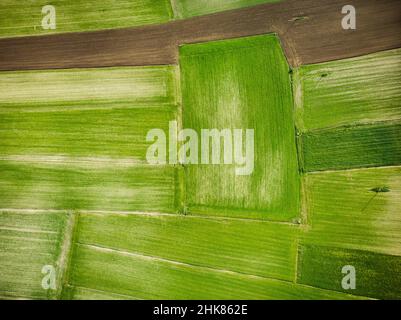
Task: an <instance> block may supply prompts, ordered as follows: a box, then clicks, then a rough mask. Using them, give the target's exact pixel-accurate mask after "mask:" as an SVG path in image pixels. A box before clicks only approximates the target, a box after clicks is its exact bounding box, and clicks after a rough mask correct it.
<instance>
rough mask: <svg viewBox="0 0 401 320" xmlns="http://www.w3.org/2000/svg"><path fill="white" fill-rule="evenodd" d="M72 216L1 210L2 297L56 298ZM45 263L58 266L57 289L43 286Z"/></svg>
mask: <svg viewBox="0 0 401 320" xmlns="http://www.w3.org/2000/svg"><path fill="white" fill-rule="evenodd" d="M69 220H70V218H69V215H68V214H67V213H63V212H50V211H49V212H47V211H46V212H40V211H39V212H37V211H35V212H33V211H26V210H25V211H18V210H0V274H1V277H0V296H1V298H5V299H17V298H25V299H54V298H57V297H58V296H59V294H60V292H61V282H62V276H63V272H64V268H65V256H66V255H67V252H65V251H66V250H68V247H65V241H66V238H65V237H68V234H67V233H68V232H71V230H70V226H69V224H70V222H69ZM45 266H52V267H54V271H55V275H56V277H55V280H56V290H46V289H45V288H43V287H42V279H43V278H44V277H45V275H46V273H42V269H43V267H45Z"/></svg>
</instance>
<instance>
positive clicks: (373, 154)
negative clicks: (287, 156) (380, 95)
mask: <svg viewBox="0 0 401 320" xmlns="http://www.w3.org/2000/svg"><path fill="white" fill-rule="evenodd" d="M300 143H301V145H302V150H303V153H302V157H303V169H304V170H305V171H307V172H309V171H322V170H337V169H349V168H360V167H378V166H394V165H399V164H401V124H400V123H392V122H384V123H377V124H372V125H362V126H356V127H342V128H338V129H325V130H321V131H320V130H314V131H310V132H308V133H305V134H303V135H301V138H300Z"/></svg>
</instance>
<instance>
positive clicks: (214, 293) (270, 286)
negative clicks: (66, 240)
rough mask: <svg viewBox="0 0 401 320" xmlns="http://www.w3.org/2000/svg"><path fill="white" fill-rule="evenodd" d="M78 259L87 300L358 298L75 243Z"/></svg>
mask: <svg viewBox="0 0 401 320" xmlns="http://www.w3.org/2000/svg"><path fill="white" fill-rule="evenodd" d="M73 260H74V261H75V263H74V264H73V266H72V268H71V273H70V281H71V284H72V287H75V286H76V287H78V288H82V287H83V288H85V290H86V291H85V293H84V294H85V297H86V298H90V297H91V296H92V295H93V294H94V295H97V296H98V293H97V292H104V294H105V295H106V296H110V295H111V296H113V294H114V296H115V294H117V295H123V296H126V297H127V298H131V299H299V298H301V299H358V297H356V296H350V295H346V294H342V293H336V292H333V291H327V290H321V289H317V288H312V287H306V286H302V285H295V284H293V283H290V282H283V281H277V280H271V279H266V278H255V277H249V276H247V275H242V274H230V273H227V272H219V271H214V270H210V269H205V268H201V267H196V266H190V265H182V264H177V263H171V262H168V261H163V260H153V259H149V258H148V257H146V256H141V255H135V254H130V253H126V252H121V251H118V250H109V249H107V248H97V247H93V246H88V245H79V244H77V245H75V247H74V253H73ZM110 270H113V272H110ZM86 288H88V289H89V290H88V289H86ZM78 293H79V292H78ZM74 294H75V290H74V289H70V288H69V289H68V291H67V292H66V298H74V297H75V295H74Z"/></svg>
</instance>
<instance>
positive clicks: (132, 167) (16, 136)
mask: <svg viewBox="0 0 401 320" xmlns="http://www.w3.org/2000/svg"><path fill="white" fill-rule="evenodd" d="M140 3H145V2H140ZM140 3H139V4H140ZM186 3H187V4H188V6H189V2H186ZM216 3H217V2H216ZM221 3H222V2H219V4H221ZM159 4H161V2H158V3H157V4H155V5H159ZM192 4H195V2H193V3H192ZM226 4H227V5H230V6H233V7H232V8H234V6H235V5H242V4H245V3H242V2H241V3H240V2H230V1H229V2H226ZM250 4H255V3H253V2H252V3H251V2H247V3H246V5H250ZM205 7H206V6H205ZM211 7H212V6H211ZM219 8H221V7H219ZM219 8H217V7H216V8H215V9H213V10H216V11H217V10H220V9H219ZM193 12H195V11H193ZM134 18H135V17H132V19H134ZM89 22H90V21H89ZM127 23H128V22H127ZM0 25H1V23H0ZM0 30H1V28H0ZM398 57H399V50H391V51H388V52H384V53H379V54H375V55H369V56H366V57H361V58H355V59H347V60H343V61H336V62H330V63H325V64H319V65H313V66H303V67H301V68H300V69H297V70H294V73H295V75H294V77H293V86H294V93H295V99H294V100H295V105H296V110H294V108H293V99H292V92H291V82H290V70H289V67H288V65H287V62H286V60H285V57H284V55H283V53H282V51H281V47H280V44H279V40H278V38H277V37H276V36H275V35H264V36H255V37H246V38H241V39H233V40H224V41H214V42H210V43H203V44H194V45H186V46H182V47H181V48H180V71H181V73H180V76H181V81H180V82H179V83H178V82H177V81H176V76H177V75H178V74H177V71H178V70H177V68H176V67H172V66H158V67H135V68H100V69H72V70H53V71H22V72H2V73H0V79H1V81H0V114H1V116H0V172H1V180H0V203H1V207H2V208H3V209H0V240H1V241H0V274H1V279H0V297H1V298H36V299H56V298H64V299H360V298H366V297H373V298H385V299H388V298H399V299H401V296H400V292H399V287H400V284H401V279H400V274H401V273H400V271H401V270H400V265H401V264H400V262H401V261H400V259H401V258H400V257H401V251H400V245H399V244H400V242H401V237H400V234H401V216H400V212H401V202H400V199H401V182H400V181H401V180H400V176H401V171H400V170H401V169H400V167H398V166H395V165H400V160H401V154H400V146H401V145H400V141H401V140H400V137H401V136H400V133H401V127H400V123H399V121H398V119H399V110H398V109H399V108H398V105H399V103H398V102H399V97H400V96H399V90H398V89H397V88H398V87H399V86H398V82H399V72H398V69H399V66H400V65H399V63H398V60H397V59H398ZM372 70H373V71H372ZM375 70H376V71H375ZM343 74H345V75H346V78H343V76H342V75H343ZM177 78H178V77H177ZM374 83H376V85H377V86H378V88H379V89H377V90H376V91H375V92H374V91H372V90H373V89H372V88H373V84H374ZM180 86H181V88H182V91H181V90H180ZM348 89H349V90H348ZM371 91H372V92H374V94H373V93H372V92H371ZM180 92H182V102H183V106H182V107H181V97H180ZM327 110H329V111H327ZM294 111H296V112H294ZM295 113H296V115H295ZM294 118H296V122H297V129H298V142H299V144H298V150H297V148H296V130H295V123H294V122H295V121H294ZM171 120H177V121H178V123H179V126H181V125H182V126H183V127H186V128H194V129H195V130H197V131H198V132H199V130H200V129H202V128H218V129H221V128H231V129H233V128H241V129H247V128H253V129H255V150H256V155H255V169H254V171H253V174H252V175H250V176H235V174H234V167H233V166H219V165H215V166H209V167H207V166H192V165H189V166H187V165H185V166H169V165H149V164H147V163H146V162H145V161H146V160H145V154H146V149H147V147H148V144H147V143H146V142H145V137H146V133H147V131H148V130H149V129H152V128H161V129H164V130H165V131H167V128H168V122H169V121H171ZM181 120H182V123H181ZM297 151H298V156H300V159H299V162H300V164H301V166H300V167H301V168H298V160H297ZM381 166H387V167H381ZM390 166H393V167H390ZM365 167H373V168H365ZM299 169H301V170H302V171H303V172H302V174H300V173H299ZM351 169H352V170H351ZM327 170H335V171H327ZM312 171H321V172H312ZM301 178H302V179H301ZM301 181H302V184H301ZM301 186H302V192H301V190H300V188H301ZM301 196H302V198H301ZM301 200H302V202H301ZM6 208H11V209H6ZM27 209H29V210H27ZM301 211H302V212H301ZM178 213H180V214H178ZM263 220H276V221H263ZM277 220H278V221H277ZM298 224H301V225H298ZM47 264H50V265H54V266H55V267H56V271H57V290H56V291H51V290H50V291H46V290H43V289H42V288H41V280H42V278H43V276H44V275H43V274H42V273H41V270H42V267H43V266H44V265H47ZM344 265H353V266H355V267H356V272H357V273H356V277H357V289H356V290H355V291H346V292H341V291H343V289H342V288H341V280H342V278H343V276H344V275H343V274H342V273H341V268H342V267H343V266H344ZM350 293H352V295H350Z"/></svg>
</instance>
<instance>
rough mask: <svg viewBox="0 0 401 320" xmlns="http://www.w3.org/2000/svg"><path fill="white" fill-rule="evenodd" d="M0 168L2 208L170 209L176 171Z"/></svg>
mask: <svg viewBox="0 0 401 320" xmlns="http://www.w3.org/2000/svg"><path fill="white" fill-rule="evenodd" d="M0 172H1V184H0V203H1V205H2V207H4V208H32V209H71V210H79V209H87V210H110V211H163V212H175V211H176V193H175V191H176V183H177V181H178V180H177V177H176V175H177V172H176V170H175V169H174V168H173V167H170V166H152V165H137V164H130V163H129V162H128V163H125V162H122V163H118V162H117V161H106V162H103V161H100V162H97V161H96V160H94V159H90V160H85V159H83V160H81V162H79V161H78V162H77V160H74V161H71V162H70V161H66V160H65V159H63V161H61V162H60V161H57V160H55V161H43V159H40V160H39V161H38V162H27V161H21V162H20V161H3V160H2V161H0Z"/></svg>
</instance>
